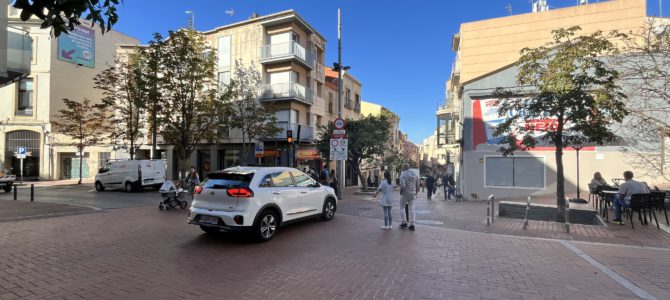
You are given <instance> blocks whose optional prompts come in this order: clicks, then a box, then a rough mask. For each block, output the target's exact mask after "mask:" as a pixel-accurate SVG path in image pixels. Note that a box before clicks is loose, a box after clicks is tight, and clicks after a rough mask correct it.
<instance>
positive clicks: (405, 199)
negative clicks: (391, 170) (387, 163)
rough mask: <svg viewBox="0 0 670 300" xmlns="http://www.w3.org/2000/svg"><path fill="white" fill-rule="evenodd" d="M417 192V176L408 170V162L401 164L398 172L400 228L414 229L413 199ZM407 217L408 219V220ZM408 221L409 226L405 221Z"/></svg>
mask: <svg viewBox="0 0 670 300" xmlns="http://www.w3.org/2000/svg"><path fill="white" fill-rule="evenodd" d="M418 193H419V177H418V176H417V175H416V174H414V172H412V171H410V170H409V164H407V163H404V164H402V172H401V173H400V211H402V213H401V216H402V223H400V228H401V229H407V228H409V230H412V231H414V230H415V228H414V221H415V220H416V211H415V209H414V199H415V198H416V194H418ZM405 205H407V214H408V216H406V215H405ZM408 219H409V220H408ZM408 221H409V226H408V225H407V222H408Z"/></svg>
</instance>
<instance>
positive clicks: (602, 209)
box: [596, 186, 619, 222]
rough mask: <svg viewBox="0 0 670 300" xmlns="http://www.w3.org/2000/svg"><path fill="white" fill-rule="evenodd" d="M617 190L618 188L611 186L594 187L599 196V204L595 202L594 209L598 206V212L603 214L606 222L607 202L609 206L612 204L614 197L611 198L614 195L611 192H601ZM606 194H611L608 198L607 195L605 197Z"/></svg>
mask: <svg viewBox="0 0 670 300" xmlns="http://www.w3.org/2000/svg"><path fill="white" fill-rule="evenodd" d="M618 190H619V189H618V188H615V187H611V186H598V187H596V191H597V193H598V195H599V196H600V197H599V199H598V203H599V204H598V203H596V210H597V209H598V207H600V214H601V215H603V216H605V221H607V222H609V212H608V211H607V208H608V204H609V206H610V207H612V206H614V199H613V198H614V197H613V195H612V194H606V193H603V192H604V191H618ZM608 195H612V196H610V198H609V199H608V197H607V196H608Z"/></svg>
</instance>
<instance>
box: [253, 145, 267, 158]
mask: <svg viewBox="0 0 670 300" xmlns="http://www.w3.org/2000/svg"><path fill="white" fill-rule="evenodd" d="M264 150H265V145H264V144H263V142H260V143H256V147H255V148H254V152H255V153H256V157H262V156H263V152H264Z"/></svg>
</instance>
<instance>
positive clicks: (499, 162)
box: [485, 157, 546, 188]
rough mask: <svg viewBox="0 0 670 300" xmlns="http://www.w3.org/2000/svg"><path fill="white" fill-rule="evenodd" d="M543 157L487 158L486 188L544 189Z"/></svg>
mask: <svg viewBox="0 0 670 300" xmlns="http://www.w3.org/2000/svg"><path fill="white" fill-rule="evenodd" d="M545 170H546V168H545V161H544V158H543V157H487V158H486V166H485V178H486V183H485V185H486V187H517V188H544V186H545V182H544V179H545Z"/></svg>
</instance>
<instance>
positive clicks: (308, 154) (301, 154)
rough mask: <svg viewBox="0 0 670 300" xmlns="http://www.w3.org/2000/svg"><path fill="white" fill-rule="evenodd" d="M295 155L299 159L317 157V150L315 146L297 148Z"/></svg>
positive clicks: (318, 156)
mask: <svg viewBox="0 0 670 300" xmlns="http://www.w3.org/2000/svg"><path fill="white" fill-rule="evenodd" d="M297 157H298V159H300V160H312V159H319V158H321V156H320V155H319V150H318V149H316V148H308V149H298V153H297Z"/></svg>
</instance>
